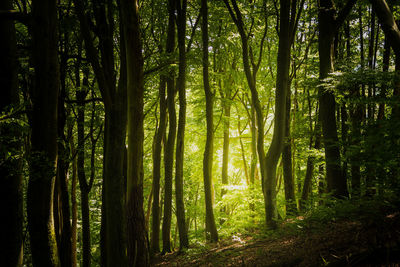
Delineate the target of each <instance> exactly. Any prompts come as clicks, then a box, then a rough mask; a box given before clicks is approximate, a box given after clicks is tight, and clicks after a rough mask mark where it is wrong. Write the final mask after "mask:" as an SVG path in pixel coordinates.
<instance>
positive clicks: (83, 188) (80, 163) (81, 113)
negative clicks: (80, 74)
mask: <svg viewBox="0 0 400 267" xmlns="http://www.w3.org/2000/svg"><path fill="white" fill-rule="evenodd" d="M82 85H83V86H82V88H80V89H79V90H77V91H76V99H77V101H78V118H77V125H78V148H77V149H78V152H77V168H78V169H77V172H78V181H79V188H80V192H81V216H82V266H83V267H89V266H90V261H91V256H90V251H91V249H90V247H91V245H90V217H89V186H88V184H87V179H86V173H85V128H84V125H85V104H84V101H85V98H86V95H87V93H88V91H87V86H88V80H87V73H86V74H85V78H84V81H83V84H82Z"/></svg>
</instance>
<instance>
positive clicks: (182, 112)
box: [175, 0, 189, 249]
mask: <svg viewBox="0 0 400 267" xmlns="http://www.w3.org/2000/svg"><path fill="white" fill-rule="evenodd" d="M176 8H177V14H178V17H177V28H178V48H179V74H178V81H177V87H178V91H179V122H178V133H177V136H176V160H175V164H176V165H175V167H176V169H175V196H176V219H177V225H178V229H179V247H180V249H184V248H188V247H189V239H188V233H187V228H186V220H185V206H184V202H183V158H184V148H185V142H184V141H185V125H186V46H185V38H186V9H187V0H184V1H183V3H182V5H181V1H180V0H176Z"/></svg>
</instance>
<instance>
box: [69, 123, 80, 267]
mask: <svg viewBox="0 0 400 267" xmlns="http://www.w3.org/2000/svg"><path fill="white" fill-rule="evenodd" d="M68 127H69V128H70V127H71V131H72V127H73V126H72V125H69V126H68ZM73 138H74V137H73V136H71V139H70V141H69V142H70V149H71V155H75V154H76V149H75V144H74V139H73ZM71 176H72V178H71V250H72V255H71V257H72V263H71V266H72V267H76V266H77V231H78V229H77V228H78V227H77V225H78V203H77V202H76V185H77V181H78V167H77V160H76V157H74V158H72V173H71Z"/></svg>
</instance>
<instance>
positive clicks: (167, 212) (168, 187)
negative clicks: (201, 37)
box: [162, 0, 176, 254]
mask: <svg viewBox="0 0 400 267" xmlns="http://www.w3.org/2000/svg"><path fill="white" fill-rule="evenodd" d="M168 13H169V19H168V35H167V44H166V52H167V53H168V54H169V55H171V54H172V53H173V51H174V48H175V14H174V13H175V1H174V0H169V1H168ZM166 80H167V94H168V98H167V106H168V118H169V126H168V139H167V144H166V147H165V152H164V168H165V175H164V182H165V184H164V190H165V191H164V194H165V197H164V216H163V223H162V239H163V249H162V254H165V253H169V252H171V219H172V180H173V167H174V147H175V138H176V111H175V74H174V71H173V70H169V75H168V76H167V77H166Z"/></svg>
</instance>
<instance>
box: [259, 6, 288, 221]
mask: <svg viewBox="0 0 400 267" xmlns="http://www.w3.org/2000/svg"><path fill="white" fill-rule="evenodd" d="M290 4H291V3H290V1H285V0H282V1H280V30H279V48H278V66H277V75H276V92H275V119H274V132H273V136H272V141H271V145H270V147H269V149H268V153H267V156H266V159H265V166H266V167H265V168H266V177H265V181H264V190H263V192H264V198H265V213H266V222H267V227H269V228H275V227H276V222H275V219H276V216H277V214H276V199H275V198H276V189H275V187H276V168H277V164H278V161H279V157H280V155H281V152H282V149H283V142H284V134H285V117H286V96H287V92H288V88H289V67H290V25H289V19H290Z"/></svg>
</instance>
